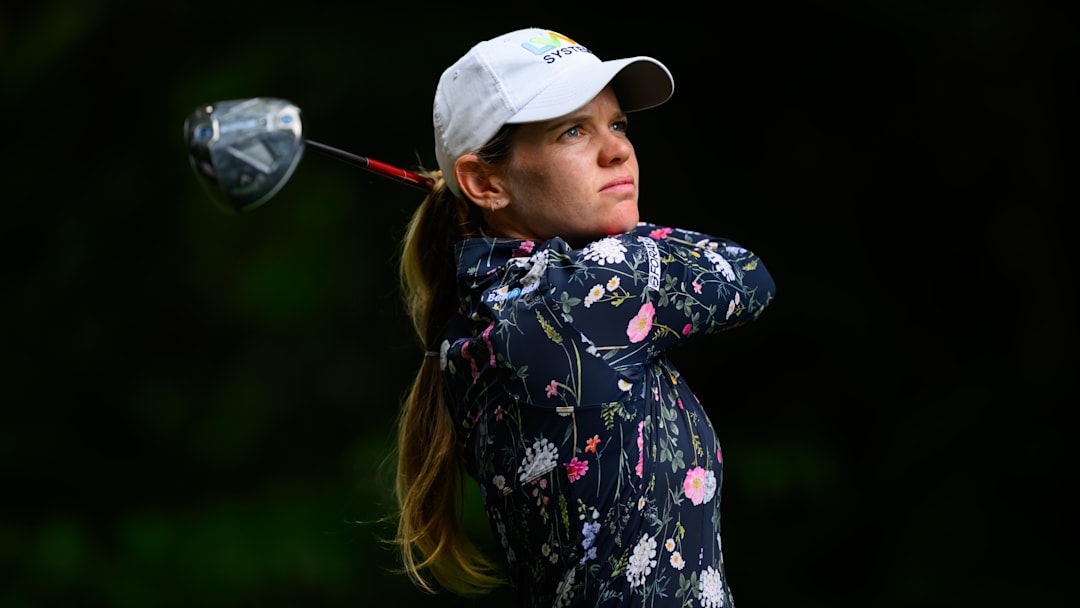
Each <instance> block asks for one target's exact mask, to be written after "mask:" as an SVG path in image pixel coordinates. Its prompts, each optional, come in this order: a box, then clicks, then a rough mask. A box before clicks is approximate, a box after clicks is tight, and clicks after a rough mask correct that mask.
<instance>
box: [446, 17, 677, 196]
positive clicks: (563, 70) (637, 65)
mask: <svg viewBox="0 0 1080 608" xmlns="http://www.w3.org/2000/svg"><path fill="white" fill-rule="evenodd" d="M608 84H611V85H612V87H614V90H615V96H616V97H617V98H618V99H619V105H620V106H621V107H622V110H623V111H624V112H633V111H636V110H644V109H646V108H652V107H655V106H658V105H660V104H662V103H664V102H665V101H667V100H668V99H669V98H671V94H672V92H673V91H674V88H675V82H674V80H673V79H672V77H671V72H669V71H668V69H667V68H666V67H665V66H664V64H662V63H660V62H659V61H657V60H655V59H653V58H651V57H629V58H626V59H612V60H610V61H601V60H600V59H599V58H598V57H597V56H596V55H593V53H592V51H590V50H589V49H587V48H585V47H584V46H581V45H580V44H578V43H577V42H574V41H573V40H571V39H570V38H567V37H566V36H563V35H562V34H559V33H557V32H553V31H550V30H546V29H540V28H529V29H523V30H517V31H513V32H510V33H507V34H503V35H501V36H499V37H498V38H493V39H491V40H485V41H483V42H480V43H478V44H476V45H475V46H473V47H472V48H471V49H469V52H468V53H466V54H465V55H464V56H463V57H462V58H461V59H459V60H457V62H455V63H454V64H453V65H451V66H450V67H448V68H447V69H446V71H444V72H443V74H442V77H441V78H440V79H439V85H438V87H437V88H436V89H435V103H434V109H433V118H434V121H433V122H434V125H435V157H436V159H437V160H438V162H439V169H440V170H442V174H443V178H445V179H446V184H447V186H449V187H450V189H451V190H452V191H453V192H454V193H455V194H457V195H458V196H461V188H460V187H459V186H458V184H457V180H456V178H455V177H454V163H455V162H456V161H457V159H458V158H460V157H461V156H462V155H464V154H471V153H475V152H477V151H479V150H480V149H481V148H482V147H483V146H484V144H486V143H487V142H488V140H490V139H491V138H492V137H494V135H495V133H497V132H498V131H499V129H500V128H502V126H503V125H505V124H508V123H524V122H537V121H542V120H551V119H552V118H558V117H560V116H564V115H566V114H569V113H570V112H573V111H574V110H576V109H578V108H580V107H582V106H584V105H585V104H587V103H589V101H591V100H592V98H593V97H596V95H597V94H598V93H599V92H600V91H602V90H603V89H604V87H606V86H607V85H608Z"/></svg>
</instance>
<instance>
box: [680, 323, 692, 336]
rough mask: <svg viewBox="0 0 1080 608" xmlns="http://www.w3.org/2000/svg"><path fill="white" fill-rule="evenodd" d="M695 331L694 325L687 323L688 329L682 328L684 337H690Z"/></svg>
mask: <svg viewBox="0 0 1080 608" xmlns="http://www.w3.org/2000/svg"><path fill="white" fill-rule="evenodd" d="M693 329H694V325H693V324H692V323H687V324H686V327H684V328H682V335H684V336H688V335H690V332H691V331H693Z"/></svg>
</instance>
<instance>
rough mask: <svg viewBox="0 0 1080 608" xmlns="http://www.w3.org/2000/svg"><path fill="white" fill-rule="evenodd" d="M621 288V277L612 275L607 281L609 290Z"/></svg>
mask: <svg viewBox="0 0 1080 608" xmlns="http://www.w3.org/2000/svg"><path fill="white" fill-rule="evenodd" d="M618 288H619V277H611V278H610V279H608V282H607V290H608V291H615V290H616V289H618Z"/></svg>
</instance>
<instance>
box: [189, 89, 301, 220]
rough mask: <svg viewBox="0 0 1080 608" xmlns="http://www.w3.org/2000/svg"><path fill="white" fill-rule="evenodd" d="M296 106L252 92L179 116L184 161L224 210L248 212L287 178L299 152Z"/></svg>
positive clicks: (299, 124) (294, 167)
mask: <svg viewBox="0 0 1080 608" xmlns="http://www.w3.org/2000/svg"><path fill="white" fill-rule="evenodd" d="M302 129H303V127H302V125H301V121H300V108H298V107H297V106H296V105H294V104H292V103H291V102H289V101H287V100H284V99H277V98H273V97H253V98H249V99H237V100H231V101H219V102H215V103H212V104H206V105H203V106H200V107H198V108H196V109H195V110H194V111H193V112H192V113H191V115H190V116H188V118H187V120H185V121H184V136H185V138H186V140H187V146H188V161H189V162H190V163H191V168H192V169H193V170H194V171H195V175H196V176H197V177H198V178H199V181H200V182H202V184H203V186H204V187H205V188H206V190H207V191H208V192H209V194H210V197H211V198H212V199H213V200H214V202H215V203H217V204H218V206H219V207H221V208H222V209H223V210H225V211H226V212H228V213H232V214H240V213H245V212H248V211H251V210H252V209H255V208H257V207H259V206H260V205H262V204H263V203H265V202H266V201H267V200H269V199H270V198H271V197H273V196H274V195H275V194H277V192H278V190H280V189H281V187H282V186H284V185H285V182H286V181H288V179H289V177H290V176H291V175H292V173H293V171H294V170H295V169H296V165H297V164H299V163H300V159H301V157H302V156H303V154H304V138H303V134H302Z"/></svg>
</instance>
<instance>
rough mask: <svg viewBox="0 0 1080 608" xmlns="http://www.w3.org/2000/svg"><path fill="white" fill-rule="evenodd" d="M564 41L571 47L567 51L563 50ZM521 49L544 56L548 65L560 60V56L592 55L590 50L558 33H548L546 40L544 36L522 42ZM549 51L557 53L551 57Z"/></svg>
mask: <svg viewBox="0 0 1080 608" xmlns="http://www.w3.org/2000/svg"><path fill="white" fill-rule="evenodd" d="M563 41H565V42H566V43H567V44H569V45H570V46H569V47H568V48H565V49H564V48H562V46H563ZM521 48H523V49H525V50H526V51H529V52H530V53H532V54H533V55H537V56H540V55H543V56H544V61H546V62H547V63H552V62H554V61H555V60H556V59H558V58H559V56H561V55H569V54H571V53H573V52H575V51H577V52H581V53H590V52H591V51H590V50H589V49H587V48H585V47H583V46H581V45H580V44H578V43H576V42H574V41H573V40H571V39H569V38H567V37H566V36H563V35H562V34H559V33H556V32H548V35H547V37H546V38H545V37H543V36H533V37H532V38H530V39H529V41H528V42H522V43H521ZM557 49H558V50H557ZM549 51H555V52H554V53H552V54H550V55H549V54H548V52H549Z"/></svg>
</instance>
